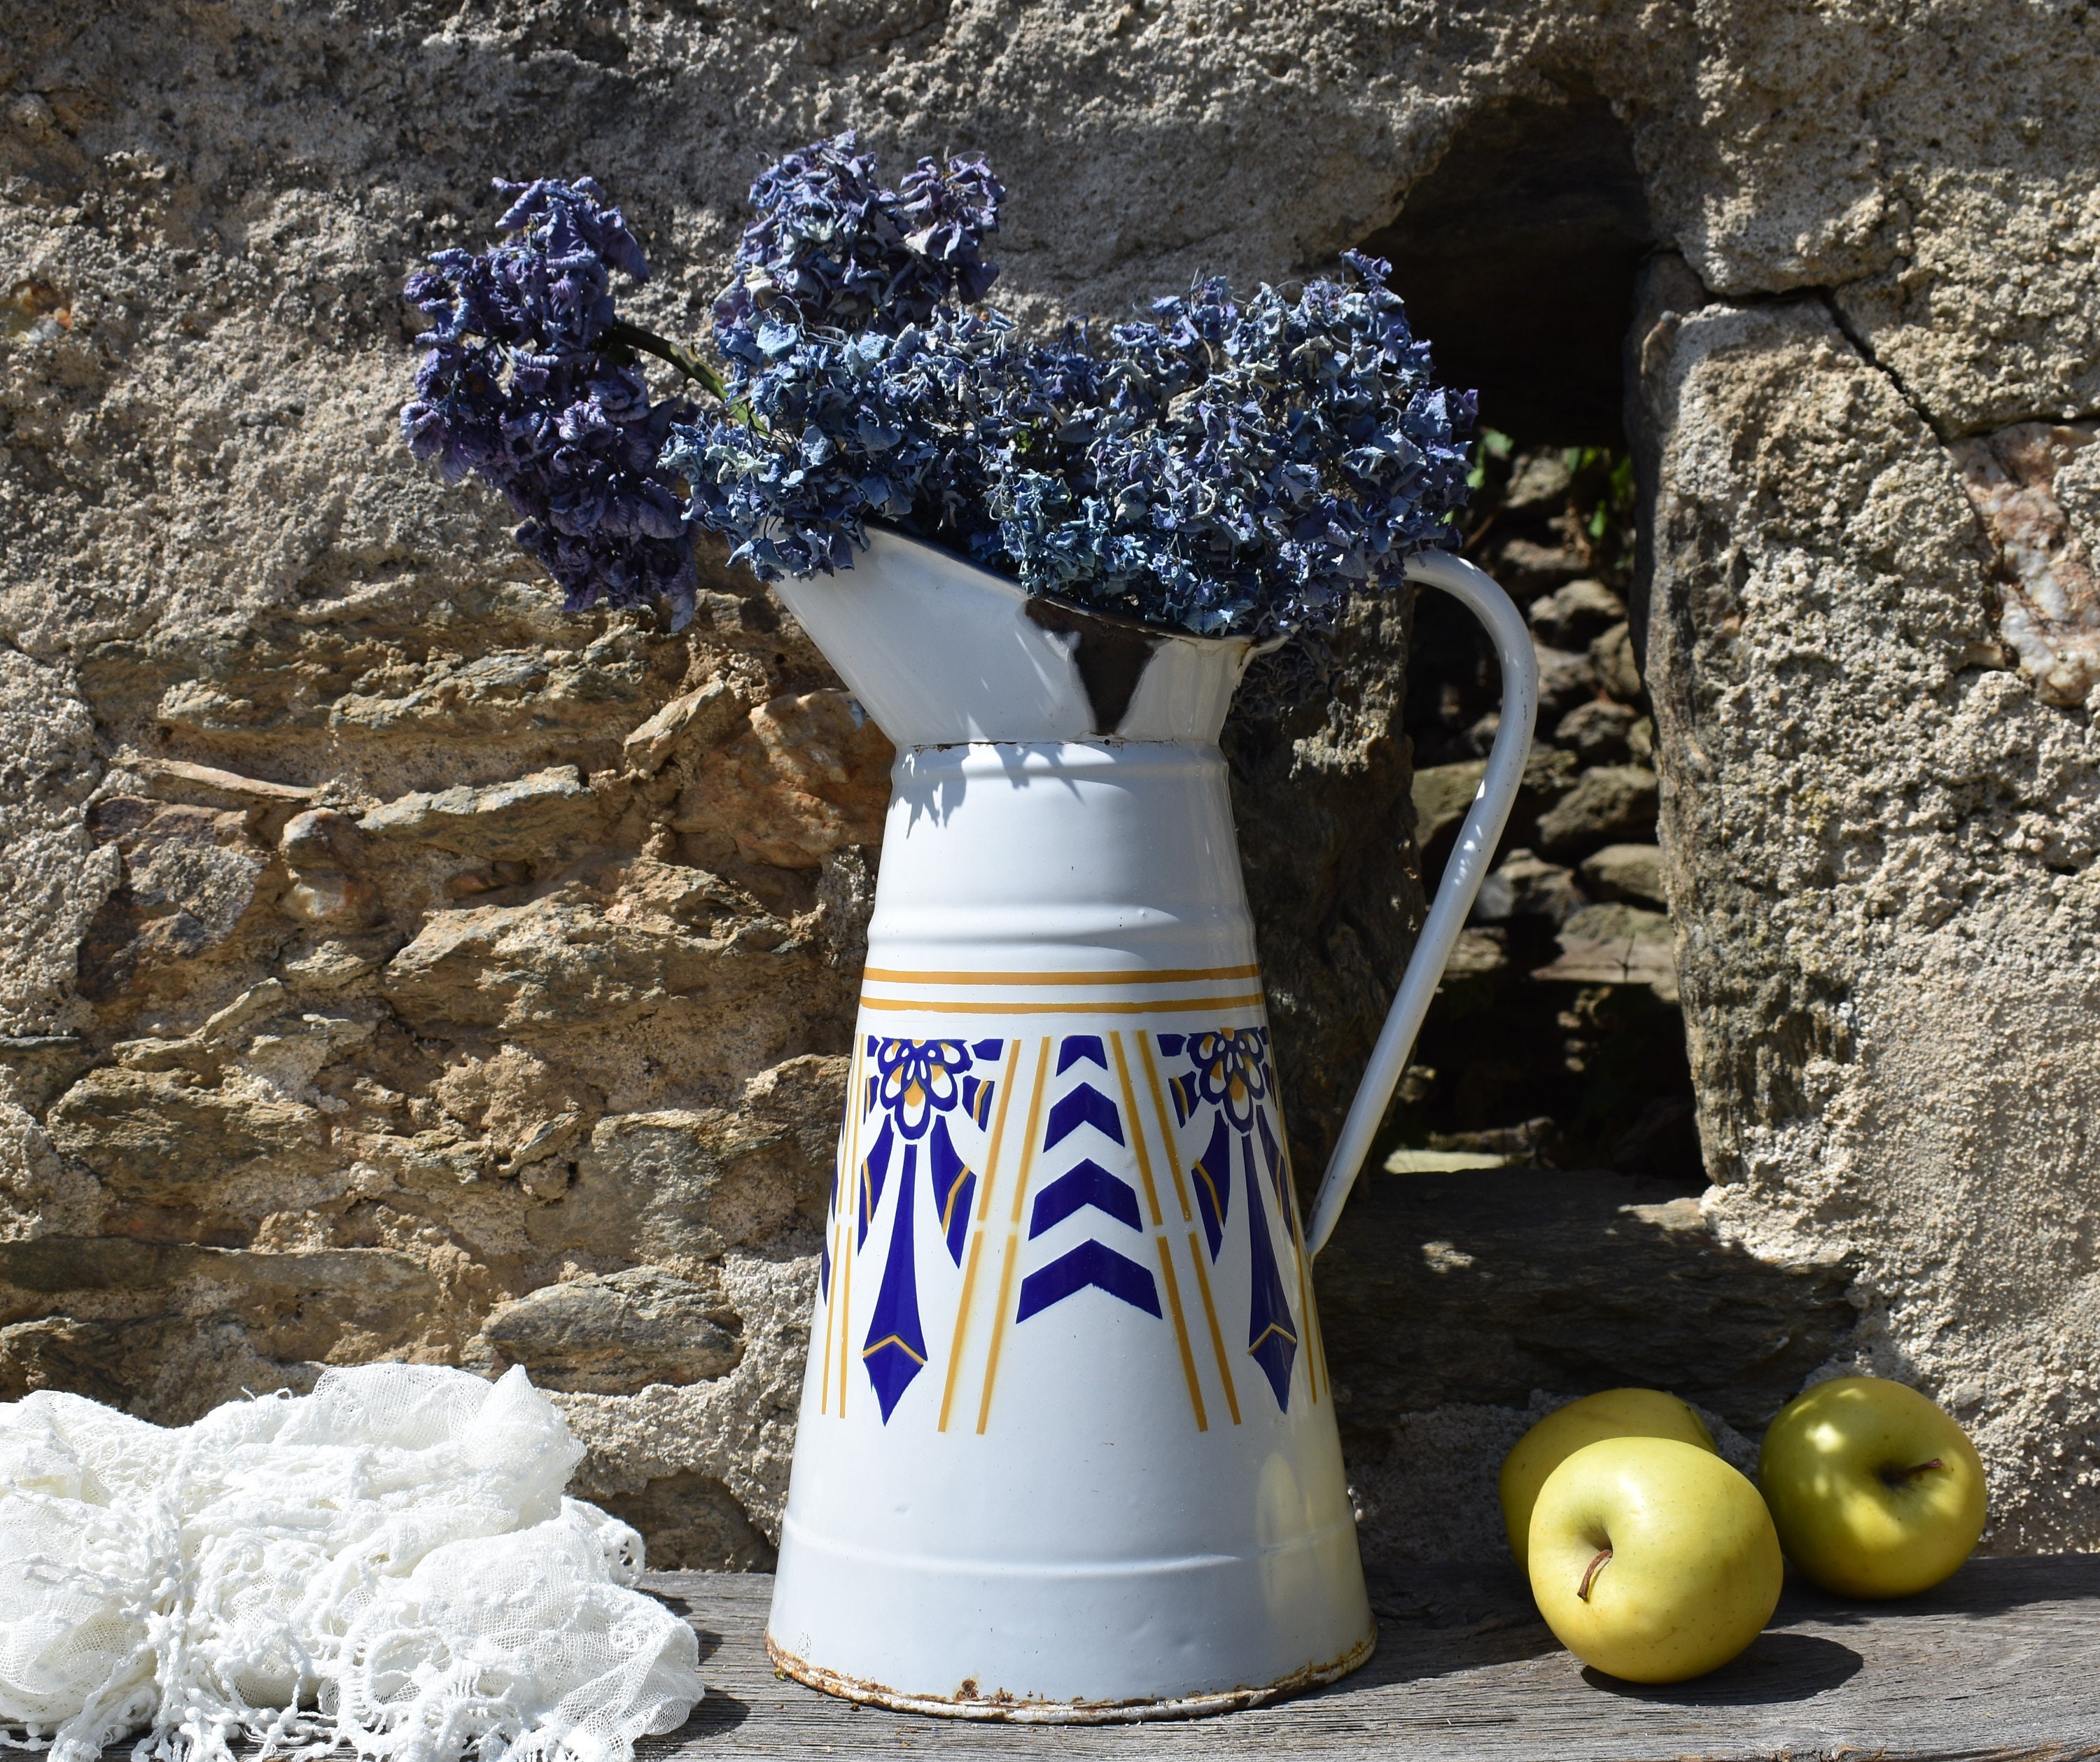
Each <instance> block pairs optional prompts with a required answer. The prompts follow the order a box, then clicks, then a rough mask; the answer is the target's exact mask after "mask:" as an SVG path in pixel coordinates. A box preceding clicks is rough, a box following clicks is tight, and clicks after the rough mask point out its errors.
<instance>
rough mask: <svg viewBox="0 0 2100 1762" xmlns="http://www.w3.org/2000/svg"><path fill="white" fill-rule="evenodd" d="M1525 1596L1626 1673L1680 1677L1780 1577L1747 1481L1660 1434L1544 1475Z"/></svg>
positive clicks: (1744, 1635)
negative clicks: (1529, 1587)
mask: <svg viewBox="0 0 2100 1762" xmlns="http://www.w3.org/2000/svg"><path fill="white" fill-rule="evenodd" d="M1530 1544H1531V1545H1530V1555H1531V1594H1532V1595H1533V1596H1534V1597H1536V1598H1537V1601H1538V1612H1539V1614H1542V1615H1543V1616H1545V1618H1546V1625H1547V1626H1548V1627H1551V1629H1552V1630H1553V1632H1554V1635H1555V1637H1556V1638H1557V1639H1558V1640H1559V1641H1560V1643H1561V1644H1562V1645H1564V1646H1566V1647H1567V1648H1568V1650H1569V1651H1571V1652H1573V1654H1575V1655H1576V1657H1577V1658H1581V1659H1582V1662H1583V1663H1586V1664H1593V1665H1595V1667H1597V1668H1598V1669H1599V1670H1601V1671H1606V1672H1608V1674H1610V1675H1612V1676H1623V1677H1625V1678H1626V1680H1628V1681H1630V1682H1682V1681H1683V1680H1685V1678H1687V1676H1704V1675H1705V1673H1706V1672H1707V1671H1710V1670H1714V1669H1716V1668H1718V1667H1719V1666H1721V1665H1723V1664H1725V1663H1727V1662H1728V1660H1729V1659H1730V1658H1733V1657H1734V1656H1735V1655H1736V1654H1737V1653H1738V1652H1740V1651H1741V1650H1742V1649H1743V1648H1744V1647H1745V1646H1746V1645H1749V1643H1750V1641H1753V1640H1754V1639H1755V1638H1757V1636H1758V1632H1759V1630H1760V1629H1762V1627H1763V1626H1764V1624H1765V1623H1767V1621H1769V1620H1771V1612H1772V1609H1773V1607H1774V1605H1776V1604H1777V1603H1778V1601H1779V1588H1780V1579H1782V1578H1783V1577H1785V1571H1786V1568H1785V1562H1784V1561H1782V1560H1781V1559H1780V1551H1779V1538H1778V1536H1777V1535H1774V1534H1773V1532H1772V1521H1771V1513H1770V1512H1767V1511H1766V1509H1765V1502H1764V1501H1763V1500H1762V1499H1760V1498H1758V1490H1757V1489H1756V1488H1755V1487H1754V1486H1751V1485H1750V1483H1749V1482H1748V1481H1747V1480H1745V1478H1744V1477H1742V1476H1741V1475H1740V1474H1738V1473H1736V1471H1735V1470H1734V1469H1733V1468H1730V1467H1729V1466H1728V1464H1727V1463H1725V1462H1723V1461H1722V1460H1721V1459H1720V1458H1719V1457H1718V1456H1717V1455H1714V1452H1713V1451H1710V1450H1703V1449H1701V1447H1700V1446H1697V1445H1696V1444H1687V1443H1684V1442H1681V1441H1680V1440H1679V1439H1677V1438H1674V1437H1608V1438H1606V1439H1604V1441H1603V1442H1600V1443H1595V1444H1589V1445H1586V1446H1583V1447H1582V1449H1581V1450H1578V1451H1576V1452H1575V1453H1574V1454H1573V1455H1571V1456H1570V1457H1568V1460H1566V1461H1565V1462H1564V1463H1562V1464H1560V1467H1559V1468H1555V1470H1554V1471H1553V1473H1551V1474H1550V1475H1548V1476H1547V1477H1546V1485H1545V1486H1542V1487H1541V1488H1540V1489H1539V1490H1538V1503H1537V1504H1536V1505H1535V1506H1534V1507H1533V1509H1532V1513H1531V1536H1530Z"/></svg>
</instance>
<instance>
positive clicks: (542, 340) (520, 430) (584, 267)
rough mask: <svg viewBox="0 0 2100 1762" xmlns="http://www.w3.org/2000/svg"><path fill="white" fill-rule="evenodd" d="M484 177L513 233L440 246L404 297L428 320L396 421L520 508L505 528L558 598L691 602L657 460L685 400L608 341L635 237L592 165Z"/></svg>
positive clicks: (679, 521) (643, 273)
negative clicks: (557, 175)
mask: <svg viewBox="0 0 2100 1762" xmlns="http://www.w3.org/2000/svg"><path fill="white" fill-rule="evenodd" d="M496 189H497V190H498V191H499V192H501V193H502V194H503V195H505V196H506V197H510V206H509V208H508V209H507V210H506V211H505V214H504V215H503V218H502V219H501V221H500V222H499V223H498V224H499V227H501V230H502V231H503V232H505V233H507V234H509V235H510V237H509V238H508V239H507V240H506V241H505V242H503V243H501V244H499V245H495V246H493V247H492V248H491V249H490V250H486V251H483V252H480V253H478V254H477V253H473V252H468V251H463V250H447V251H440V252H439V253H438V254H436V255H435V256H434V257H433V258H431V259H430V265H431V267H430V269H429V270H427V271H425V272H420V273H418V274H417V275H416V276H412V277H411V278H410V280H409V282H408V286H407V288H406V289H404V293H405V294H406V297H407V298H408V299H409V300H410V301H411V302H412V303H414V304H415V305H417V306H419V307H421V308H422V310H423V311H424V312H425V314H426V316H428V318H429V320H430V329H428V330H426V331H425V332H424V333H423V334H422V335H421V336H420V337H418V338H417V339H416V340H417V342H418V343H419V344H421V345H422V346H424V347H426V349H427V350H428V351H429V352H428V353H427V354H426V355H425V356H424V357H423V360H422V364H421V367H420V368H419V369H418V370H417V376H416V396H415V398H414V399H413V400H411V401H410V402H409V403H408V404H406V405H405V406H404V408H403V409H402V411H401V432H402V435H403V438H404V439H406V440H407V441H408V445H409V447H410V448H411V449H412V451H413V452H414V453H415V454H416V457H418V458H420V459H427V460H435V461H437V464H438V466H439V470H440V471H441V472H442V473H443V476H444V478H445V480H446V481H447V482H448V483H452V482H457V481H458V480H459V479H461V478H462V477H464V476H465V475H467V473H469V472H470V471H471V472H474V473H476V474H478V475H480V476H481V477H482V478H483V479H486V480H487V482H488V483H489V484H491V485H492V486H493V487H494V488H496V489H498V490H500V491H501V492H502V494H503V497H504V499H505V501H507V502H508V503H509V504H510V508H511V510H512V512H513V513H514V514H517V515H518V518H519V519H521V520H522V521H523V524H522V525H521V526H520V527H519V528H518V532H517V538H518V543H519V544H520V545H523V547H524V548H525V550H527V551H528V552H530V553H531V554H532V555H533V556H535V557H536V558H537V559H539V560H540V563H542V564H544V565H545V567H546V569H547V571H548V572H549V574H551V575H552V576H554V579H555V580H556V581H558V582H559V583H560V584H561V585H562V590H563V594H564V598H565V603H566V604H567V607H569V609H570V610H571V611H583V610H585V609H587V608H588V607H592V606H595V605H598V604H600V603H603V604H606V605H608V606H613V607H621V606H640V605H647V604H650V603H653V602H654V601H655V600H657V599H660V598H662V599H668V601H669V602H670V604H671V608H672V615H673V625H674V626H677V625H682V624H683V623H684V622H685V621H686V620H688V619H690V616H691V615H692V607H693V603H694V583H693V567H692V549H693V547H692V535H691V532H690V529H689V528H687V526H686V522H685V518H684V510H683V506H682V497H681V494H680V491H679V486H678V484H677V481H676V479H673V478H672V477H671V476H670V475H668V473H666V472H665V471H664V469H663V468H662V467H661V466H660V465H659V464H658V463H657V456H658V454H659V453H660V452H661V451H662V450H663V447H664V442H665V441H666V439H668V436H669V433H670V429H671V425H672V424H673V422H677V421H679V420H682V419H684V418H686V417H690V416H692V415H693V414H694V413H695V411H694V409H693V407H692V406H691V405H690V404H686V403H683V402H681V401H677V400H664V401H662V402H653V401H652V400H651V398H650V395H649V387H648V385H647V382H646V381H645V380H644V379H643V378H642V375H641V373H639V372H638V371H637V370H636V369H635V368H634V366H633V356H632V355H631V353H630V352H629V350H628V348H627V347H625V346H624V345H623V344H620V343H617V342H613V341H611V339H610V338H609V336H608V332H609V331H610V330H611V327H612V326H613V325H615V323H616V321H617V315H616V312H615V306H614V301H613V296H612V292H611V278H612V275H613V273H614V272H615V271H616V272H619V273H620V274H621V275H624V276H627V277H629V279H630V280H634V281H637V282H638V281H642V280H646V279H647V277H648V274H649V266H648V264H647V263H646V261H645V260H644V258H643V257H642V247H641V245H639V244H638V243H637V241H636V240H635V238H634V236H633V233H631V232H629V230H628V228H627V223H626V221H625V219H624V218H623V217H622V216H621V214H620V210H618V209H617V208H611V207H608V206H607V205H605V198H604V192H603V191H602V190H601V189H599V188H598V185H597V184H596V183H593V181H592V180H591V179H589V178H580V179H577V180H576V182H575V183H560V182H557V181H555V180H554V179H539V180H538V181H536V182H535V183H505V182H503V181H502V180H501V179H498V180H497V181H496Z"/></svg>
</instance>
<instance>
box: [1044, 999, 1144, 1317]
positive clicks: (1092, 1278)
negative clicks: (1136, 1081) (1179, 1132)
mask: <svg viewBox="0 0 2100 1762" xmlns="http://www.w3.org/2000/svg"><path fill="white" fill-rule="evenodd" d="M1089 1067H1092V1068H1091V1069H1090V1068H1089ZM1075 1069H1076V1070H1077V1071H1078V1072H1079V1075H1077V1076H1074V1077H1070V1080H1069V1081H1066V1079H1067V1076H1068V1073H1070V1072H1072V1071H1074V1070H1075ZM1094 1071H1099V1072H1100V1077H1099V1078H1098V1080H1097V1079H1096V1077H1095V1075H1094ZM1057 1076H1058V1078H1059V1080H1061V1081H1063V1082H1065V1087H1064V1088H1063V1089H1061V1092H1060V1093H1059V1094H1058V1096H1057V1099H1056V1100H1055V1101H1053V1102H1052V1103H1051V1104H1050V1113H1049V1118H1048V1121H1047V1122H1046V1123H1045V1124H1044V1126H1043V1143H1042V1146H1041V1150H1042V1154H1043V1158H1044V1160H1045V1162H1046V1164H1048V1166H1049V1167H1050V1168H1056V1167H1057V1164H1059V1163H1060V1162H1061V1161H1065V1159H1070V1160H1069V1162H1066V1166H1065V1168H1063V1171H1062V1172H1060V1173H1057V1174H1054V1175H1052V1177H1051V1178H1050V1179H1049V1180H1048V1181H1047V1182H1046V1183H1045V1184H1044V1185H1043V1186H1041V1187H1040V1188H1039V1189H1038V1190H1037V1193H1036V1197H1035V1208H1034V1210H1033V1211H1032V1212H1030V1217H1029V1224H1028V1236H1029V1239H1030V1241H1031V1242H1032V1241H1034V1240H1035V1239H1036V1238H1037V1237H1039V1236H1041V1235H1043V1234H1046V1233H1047V1232H1048V1231H1049V1230H1053V1229H1055V1228H1056V1227H1057V1225H1060V1224H1061V1223H1063V1222H1064V1221H1065V1220H1066V1219H1067V1218H1069V1217H1077V1216H1078V1215H1079V1213H1081V1212H1091V1213H1092V1214H1097V1215H1090V1216H1089V1217H1087V1220H1086V1221H1087V1224H1088V1225H1089V1226H1090V1227H1092V1228H1093V1229H1097V1230H1101V1229H1105V1230H1110V1232H1111V1233H1112V1234H1113V1235H1114V1236H1115V1237H1116V1238H1118V1239H1121V1240H1123V1242H1124V1243H1126V1244H1127V1245H1134V1244H1131V1243H1130V1238H1129V1237H1127V1236H1123V1235H1122V1232H1123V1231H1125V1230H1127V1231H1130V1232H1131V1233H1132V1234H1135V1235H1136V1236H1137V1237H1138V1239H1139V1241H1140V1242H1141V1241H1142V1239H1143V1230H1144V1225H1143V1224H1142V1222H1141V1221H1140V1217H1139V1213H1138V1209H1137V1190H1136V1188H1135V1187H1133V1186H1131V1184H1130V1183H1129V1182H1128V1181H1125V1180H1124V1179H1123V1177H1121V1176H1119V1175H1117V1174H1114V1173H1112V1172H1110V1170H1109V1169H1107V1168H1103V1167H1102V1166H1101V1164H1100V1163H1099V1162H1097V1161H1096V1160H1095V1159H1094V1158H1093V1157H1092V1156H1091V1155H1087V1150H1088V1149H1089V1148H1097V1149H1099V1150H1101V1151H1103V1152H1106V1151H1107V1150H1108V1146H1110V1145H1111V1144H1112V1145H1114V1146H1116V1147H1117V1148H1118V1150H1121V1149H1123V1148H1125V1147H1127V1146H1128V1144H1129V1142H1130V1139H1129V1134H1128V1133H1127V1132H1126V1131H1125V1129H1124V1122H1123V1112H1122V1110H1121V1109H1120V1108H1119V1107H1118V1106H1117V1105H1116V1102H1115V1101H1114V1099H1113V1097H1111V1096H1110V1094H1109V1093H1108V1092H1107V1091H1106V1089H1103V1088H1101V1087H1100V1086H1098V1085H1099V1084H1105V1083H1107V1082H1108V1081H1109V1080H1110V1078H1109V1058H1108V1053H1107V1051H1106V1049H1105V1048H1104V1047H1103V1045H1102V1044H1101V1036H1099V1035H1097V1034H1071V1035H1067V1036H1065V1038H1064V1039H1063V1040H1061V1041H1059V1042H1058V1045H1057ZM1133 1124H1134V1123H1133ZM1087 1290H1096V1291H1103V1292H1107V1293H1108V1295H1109V1296H1112V1297H1115V1298H1118V1299H1119V1300H1120V1301H1123V1302H1124V1303H1127V1304H1128V1305H1130V1306H1131V1307H1132V1309H1142V1310H1143V1311H1144V1312H1145V1314H1147V1315H1150V1316H1154V1317H1158V1316H1159V1315H1160V1314H1161V1311H1160V1307H1159V1287H1158V1284H1157V1283H1154V1278H1153V1274H1152V1272H1151V1270H1150V1269H1149V1268H1147V1267H1145V1266H1144V1265H1140V1263H1139V1262H1138V1261H1135V1260H1133V1259H1132V1258H1131V1256H1128V1255H1127V1254H1125V1253H1123V1252H1122V1251H1121V1250H1120V1249H1118V1248H1114V1247H1112V1246H1111V1245H1110V1243H1108V1242H1104V1241H1102V1240H1101V1239H1099V1237H1097V1236H1092V1235H1090V1236H1089V1237H1088V1238H1087V1240H1085V1241H1083V1242H1081V1243H1078V1244H1077V1245H1076V1246H1074V1247H1073V1248H1068V1249H1066V1250H1065V1251H1064V1252H1062V1253H1061V1254H1059V1255H1057V1256H1056V1257H1055V1258H1054V1259H1052V1261H1049V1262H1048V1265H1043V1266H1040V1267H1039V1268H1037V1269H1036V1270H1035V1271H1034V1272H1032V1273H1030V1274H1028V1275H1027V1276H1026V1278H1023V1279H1022V1280H1021V1298H1020V1301H1019V1303H1018V1305H1017V1306H1016V1308H1015V1310H1014V1317H1013V1318H1014V1320H1015V1321H1016V1322H1017V1323H1021V1322H1026V1320H1027V1319H1028V1318H1030V1316H1033V1315H1039V1314H1042V1313H1043V1310H1045V1309H1052V1308H1054V1307H1055V1306H1056V1305H1058V1304H1060V1303H1062V1302H1063V1301H1065V1299H1066V1298H1067V1297H1074V1296H1078V1295H1079V1293H1080V1292H1083V1291H1087Z"/></svg>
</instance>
